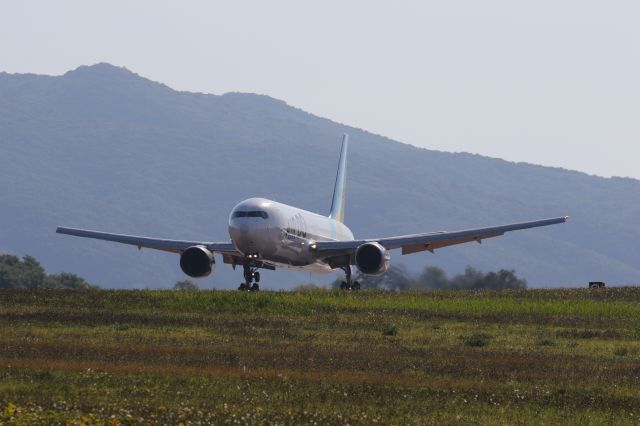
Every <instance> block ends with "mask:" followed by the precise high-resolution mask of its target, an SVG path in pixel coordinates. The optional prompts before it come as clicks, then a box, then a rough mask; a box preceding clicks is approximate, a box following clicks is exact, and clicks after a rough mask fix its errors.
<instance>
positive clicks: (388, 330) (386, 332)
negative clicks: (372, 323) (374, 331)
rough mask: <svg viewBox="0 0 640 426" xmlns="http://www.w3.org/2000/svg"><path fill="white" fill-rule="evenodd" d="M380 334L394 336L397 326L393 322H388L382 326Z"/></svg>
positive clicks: (396, 332)
mask: <svg viewBox="0 0 640 426" xmlns="http://www.w3.org/2000/svg"><path fill="white" fill-rule="evenodd" d="M382 334H384V335H385V336H395V335H397V334H398V326H397V325H395V324H389V325H387V326H386V327H385V328H384V330H383V331H382Z"/></svg>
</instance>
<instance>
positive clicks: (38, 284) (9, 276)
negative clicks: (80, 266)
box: [0, 254, 93, 289]
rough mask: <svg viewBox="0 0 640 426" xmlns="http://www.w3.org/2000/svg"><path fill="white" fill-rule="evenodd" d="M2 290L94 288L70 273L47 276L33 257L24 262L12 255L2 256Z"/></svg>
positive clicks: (0, 273) (23, 259)
mask: <svg viewBox="0 0 640 426" xmlns="http://www.w3.org/2000/svg"><path fill="white" fill-rule="evenodd" d="M0 288H75V289H81V288H93V286H92V285H91V284H89V283H87V282H86V281H85V280H84V279H83V278H81V277H79V276H77V275H75V274H70V273H62V274H57V275H47V274H46V272H45V271H44V268H43V267H42V265H40V262H38V260H37V259H36V258H35V257H33V256H24V257H23V258H22V260H21V259H20V258H18V257H17V256H13V255H10V254H4V255H0Z"/></svg>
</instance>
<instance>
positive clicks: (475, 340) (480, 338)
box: [462, 333, 491, 347]
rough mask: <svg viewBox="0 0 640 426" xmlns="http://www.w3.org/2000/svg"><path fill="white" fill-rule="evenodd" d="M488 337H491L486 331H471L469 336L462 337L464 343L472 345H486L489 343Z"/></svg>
mask: <svg viewBox="0 0 640 426" xmlns="http://www.w3.org/2000/svg"><path fill="white" fill-rule="evenodd" d="M489 339H491V336H489V335H488V334H486V333H473V334H472V335H471V336H466V337H463V338H462V340H463V342H464V344H465V345H467V346H472V347H482V346H487V345H488V344H489Z"/></svg>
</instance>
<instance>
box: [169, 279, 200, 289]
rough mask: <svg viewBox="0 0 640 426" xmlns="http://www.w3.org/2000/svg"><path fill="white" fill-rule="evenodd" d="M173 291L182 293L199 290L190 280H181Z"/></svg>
mask: <svg viewBox="0 0 640 426" xmlns="http://www.w3.org/2000/svg"><path fill="white" fill-rule="evenodd" d="M173 289H174V290H182V291H198V290H200V287H199V286H198V284H196V283H194V282H193V281H191V280H182V281H178V282H177V283H175V285H174V286H173Z"/></svg>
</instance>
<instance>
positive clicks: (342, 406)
mask: <svg viewBox="0 0 640 426" xmlns="http://www.w3.org/2000/svg"><path fill="white" fill-rule="evenodd" d="M65 422H67V423H71V424H110V425H111V424H149V423H151V424H153V423H156V424H178V423H181V422H182V423H185V424H190V423H191V424H212V423H213V424H227V423H228V424H327V423H328V424H352V425H353V424H374V423H378V424H443V423H461V424H476V423H478V422H483V423H491V424H602V423H607V424H609V423H615V424H619V423H629V424H635V423H638V422H640V288H638V289H637V288H608V289H600V290H588V289H584V290H583V289H580V290H523V291H501V292H469V291H459V292H420V293H418V292H409V293H386V292H369V291H362V292H359V293H341V292H329V291H314V292H298V293H284V292H282V293H273V292H261V293H240V292H224V291H204V292H172V291H99V290H95V291H59V290H55V291H52V290H49V291H47V290H38V291H30V290H22V291H18V290H2V291H0V424H51V423H65Z"/></svg>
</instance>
